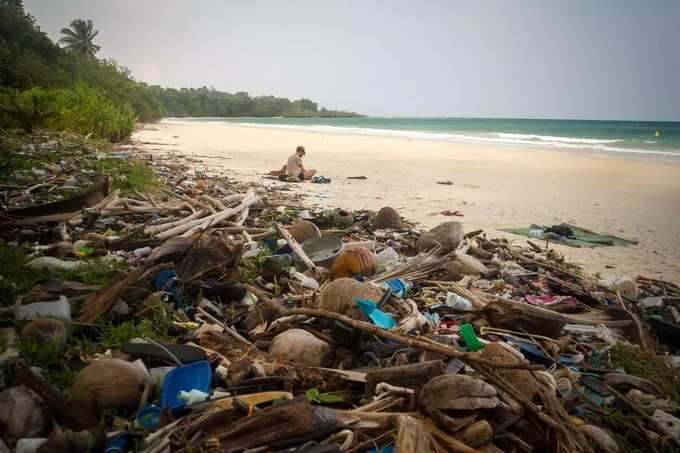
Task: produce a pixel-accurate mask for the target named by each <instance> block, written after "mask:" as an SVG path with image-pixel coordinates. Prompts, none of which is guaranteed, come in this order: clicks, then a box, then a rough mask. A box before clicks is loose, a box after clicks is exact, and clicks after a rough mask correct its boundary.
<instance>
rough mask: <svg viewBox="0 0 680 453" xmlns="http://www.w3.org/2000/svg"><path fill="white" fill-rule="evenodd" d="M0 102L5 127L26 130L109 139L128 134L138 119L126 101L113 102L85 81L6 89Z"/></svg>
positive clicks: (121, 138)
mask: <svg viewBox="0 0 680 453" xmlns="http://www.w3.org/2000/svg"><path fill="white" fill-rule="evenodd" d="M0 105H1V106H2V107H0V112H1V113H2V116H0V123H1V124H4V125H5V126H18V127H21V128H22V129H24V130H25V131H26V132H30V131H31V130H32V129H33V128H35V127H49V128H51V129H54V130H59V131H68V132H76V133H80V134H83V135H86V134H92V135H93V136H94V138H98V139H104V140H108V141H111V142H116V141H120V140H123V139H125V138H127V137H129V136H130V134H132V132H133V131H134V128H135V123H136V121H137V116H136V114H135V112H134V111H133V109H132V107H131V106H130V105H129V104H124V103H123V104H116V103H114V102H113V101H111V100H110V99H109V98H107V97H106V96H105V95H104V93H102V92H101V91H99V90H97V89H95V88H92V87H91V86H89V85H88V84H86V83H84V82H77V83H76V84H74V85H73V86H72V87H69V88H52V89H43V88H40V87H33V88H30V89H28V90H24V91H19V90H5V91H4V93H3V94H2V95H0Z"/></svg>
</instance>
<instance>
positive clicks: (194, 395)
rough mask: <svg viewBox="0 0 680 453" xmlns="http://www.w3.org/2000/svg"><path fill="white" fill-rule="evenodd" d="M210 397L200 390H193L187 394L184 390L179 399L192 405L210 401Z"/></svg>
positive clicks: (181, 391) (180, 392)
mask: <svg viewBox="0 0 680 453" xmlns="http://www.w3.org/2000/svg"><path fill="white" fill-rule="evenodd" d="M209 396H210V395H208V394H207V393H205V392H202V391H200V390H198V389H193V390H191V391H189V392H185V391H184V390H180V391H179V395H178V398H179V399H181V400H182V401H184V403H185V404H187V405H191V404H195V403H200V402H202V401H205V400H207V399H208V397H209Z"/></svg>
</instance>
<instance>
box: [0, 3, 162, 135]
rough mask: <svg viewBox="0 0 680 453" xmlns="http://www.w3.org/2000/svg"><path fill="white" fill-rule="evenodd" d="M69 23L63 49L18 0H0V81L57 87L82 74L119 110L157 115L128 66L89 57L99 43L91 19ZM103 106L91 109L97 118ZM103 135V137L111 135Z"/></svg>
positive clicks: (0, 83)
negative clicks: (95, 42)
mask: <svg viewBox="0 0 680 453" xmlns="http://www.w3.org/2000/svg"><path fill="white" fill-rule="evenodd" d="M71 27H73V30H71V31H70V33H68V32H65V33H67V34H68V35H69V36H65V37H64V39H65V40H66V41H69V42H66V41H64V43H65V44H66V45H67V48H68V49H69V51H67V50H65V49H61V48H60V47H59V46H57V45H56V44H55V43H53V42H52V41H51V40H50V39H49V38H48V37H47V35H46V34H45V33H44V32H42V31H41V30H40V28H39V27H38V26H37V25H36V23H35V19H34V18H33V17H32V16H31V15H29V14H27V13H26V12H25V11H24V10H23V7H22V6H21V2H12V1H8V0H0V86H1V87H5V88H12V89H15V90H19V91H23V90H28V89H31V88H33V87H35V86H40V87H43V88H45V89H58V88H65V87H69V86H73V85H74V84H75V83H76V82H77V81H80V80H82V81H84V82H86V83H87V84H89V85H90V86H91V87H93V88H94V89H96V90H97V91H98V92H99V93H101V94H103V96H105V97H106V98H108V101H107V102H109V103H113V104H114V105H115V106H116V108H117V109H118V110H122V111H123V113H127V110H128V109H132V110H133V111H134V112H135V113H136V114H137V116H139V118H140V119H141V120H142V121H148V120H153V119H158V118H160V116H161V107H160V104H159V103H158V102H157V101H156V100H155V99H154V98H153V96H152V93H151V92H150V91H149V90H148V89H147V87H146V85H145V84H143V83H139V82H137V81H135V80H134V79H133V78H132V77H131V76H130V72H129V71H128V70H127V69H125V68H122V67H120V66H118V64H117V63H115V62H114V61H104V60H97V59H96V58H92V56H91V54H93V53H94V52H96V50H98V46H94V45H93V44H92V43H91V40H92V38H93V37H94V35H96V32H95V31H94V30H93V25H92V23H91V22H90V21H83V20H80V19H78V20H75V21H73V22H72V23H71ZM65 30H68V29H65ZM70 34H73V35H74V36H70ZM81 35H82V36H81ZM74 40H76V41H77V43H76V42H75V41H74ZM72 41H73V42H72ZM74 46H75V47H74ZM99 99H101V97H99ZM107 110H110V106H108V107H107V108H106V109H105V108H102V109H99V110H95V112H96V113H97V115H95V117H99V118H101V115H102V112H106V111H107ZM83 113H90V112H83ZM106 120H107V121H108V120H110V118H106ZM82 121H83V120H82V119H79V121H78V122H76V124H82ZM69 126H71V124H69ZM100 127H101V126H100ZM66 129H67V130H72V129H71V128H66ZM116 130H117V129H116ZM77 132H80V130H77ZM95 133H96V131H95ZM103 135H106V136H107V137H106V138H107V139H111V138H110V137H111V135H113V137H115V136H116V134H103Z"/></svg>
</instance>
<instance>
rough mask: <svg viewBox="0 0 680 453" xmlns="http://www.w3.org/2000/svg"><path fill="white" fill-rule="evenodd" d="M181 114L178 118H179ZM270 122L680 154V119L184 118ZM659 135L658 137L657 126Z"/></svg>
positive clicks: (476, 140)
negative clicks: (677, 120) (664, 120)
mask: <svg viewBox="0 0 680 453" xmlns="http://www.w3.org/2000/svg"><path fill="white" fill-rule="evenodd" d="M178 120H180V119H178ZM181 120H182V121H210V122H223V123H231V124H238V125H240V126H253V127H271V128H282V129H293V130H305V131H313V132H335V133H348V134H366V135H383V136H399V137H406V138H414V139H419V138H420V139H436V140H447V141H454V142H465V143H488V144H495V145H503V146H514V147H523V148H527V147H536V148H542V149H555V150H571V151H590V152H605V153H629V154H639V155H648V156H654V155H656V156H666V157H678V158H680V122H663V121H658V122H657V121H591V120H542V119H496V118H380V117H361V118H182V119H181ZM657 130H658V131H660V134H661V135H660V136H659V137H656V136H655V133H656V131H657Z"/></svg>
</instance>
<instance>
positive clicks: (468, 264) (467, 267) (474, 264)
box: [444, 252, 489, 280]
mask: <svg viewBox="0 0 680 453" xmlns="http://www.w3.org/2000/svg"><path fill="white" fill-rule="evenodd" d="M444 269H445V270H446V271H447V272H448V274H449V276H450V277H451V278H453V279H454V280H460V279H461V278H463V277H465V276H466V275H483V274H485V273H487V272H488V271H489V270H488V269H487V267H486V266H485V265H484V264H482V262H481V261H479V260H478V259H477V258H475V257H474V256H470V255H467V254H465V253H458V252H456V253H455V254H454V255H453V258H452V259H451V261H449V262H448V263H446V264H445V265H444Z"/></svg>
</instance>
